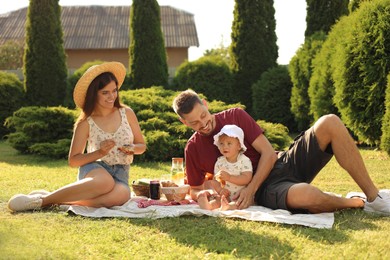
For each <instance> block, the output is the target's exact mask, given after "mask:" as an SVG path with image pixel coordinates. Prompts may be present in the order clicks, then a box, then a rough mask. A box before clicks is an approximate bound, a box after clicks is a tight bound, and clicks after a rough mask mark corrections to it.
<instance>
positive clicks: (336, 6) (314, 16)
mask: <svg viewBox="0 0 390 260" xmlns="http://www.w3.org/2000/svg"><path fill="white" fill-rule="evenodd" d="M306 3H307V15H306V31H305V36H306V37H308V36H311V35H313V34H314V33H315V32H319V31H322V32H324V33H325V34H328V32H329V31H330V29H331V27H332V26H333V25H334V24H335V23H336V22H337V21H338V20H339V18H340V17H341V16H343V15H347V14H348V3H349V0H306Z"/></svg>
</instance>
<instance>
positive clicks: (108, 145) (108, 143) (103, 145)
mask: <svg viewBox="0 0 390 260" xmlns="http://www.w3.org/2000/svg"><path fill="white" fill-rule="evenodd" d="M114 146H115V141H114V140H112V139H107V140H104V141H102V142H100V149H99V153H100V154H101V155H102V156H106V155H107V154H108V153H109V152H110V151H111V149H112V148H114Z"/></svg>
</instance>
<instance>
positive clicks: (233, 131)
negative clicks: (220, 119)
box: [214, 125, 246, 152]
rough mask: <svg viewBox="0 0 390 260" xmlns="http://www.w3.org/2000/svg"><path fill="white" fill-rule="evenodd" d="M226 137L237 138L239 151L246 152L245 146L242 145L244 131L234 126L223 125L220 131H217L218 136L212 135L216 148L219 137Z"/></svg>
mask: <svg viewBox="0 0 390 260" xmlns="http://www.w3.org/2000/svg"><path fill="white" fill-rule="evenodd" d="M223 134H225V135H227V136H230V137H236V138H238V141H240V144H241V149H242V151H243V152H245V151H246V146H245V145H244V131H242V129H241V128H240V127H238V126H236V125H225V126H224V127H222V129H221V131H219V133H218V134H216V135H214V144H215V145H216V146H218V140H219V137H220V136H221V135H223Z"/></svg>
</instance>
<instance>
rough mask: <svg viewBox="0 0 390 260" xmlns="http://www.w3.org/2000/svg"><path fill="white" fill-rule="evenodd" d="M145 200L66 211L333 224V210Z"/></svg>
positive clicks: (320, 225)
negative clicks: (293, 210) (306, 211)
mask: <svg viewBox="0 0 390 260" xmlns="http://www.w3.org/2000/svg"><path fill="white" fill-rule="evenodd" d="M148 201H150V200H148V199H145V198H144V197H133V198H131V199H130V200H129V201H128V202H127V203H125V204H124V205H122V206H116V207H112V208H91V207H84V206H70V207H69V209H68V212H70V213H74V214H76V215H81V216H85V217H92V218H104V217H125V218H151V219H159V218H168V217H180V216H184V215H193V216H210V217H228V218H240V219H245V220H251V221H259V222H260V221H267V222H276V223H283V224H291V225H302V226H307V227H312V228H328V229H330V228H332V226H333V223H334V213H321V214H291V212H289V211H287V210H281V209H278V210H272V209H269V208H265V207H262V206H251V207H249V208H247V209H243V210H227V211H219V210H205V209H201V208H200V207H199V206H198V205H197V204H196V203H192V202H189V203H185V204H180V203H177V205H171V204H167V205H153V204H154V203H150V202H148ZM142 203H143V207H142ZM160 204H161V203H160Z"/></svg>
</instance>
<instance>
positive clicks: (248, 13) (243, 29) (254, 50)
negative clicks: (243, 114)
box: [231, 0, 278, 111]
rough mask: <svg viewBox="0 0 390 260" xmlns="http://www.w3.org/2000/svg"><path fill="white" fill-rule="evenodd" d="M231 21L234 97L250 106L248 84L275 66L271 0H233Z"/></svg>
mask: <svg viewBox="0 0 390 260" xmlns="http://www.w3.org/2000/svg"><path fill="white" fill-rule="evenodd" d="M235 2H236V3H235V7H234V20H233V25H232V34H231V38H232V43H231V62H232V63H231V68H232V70H233V74H234V87H233V89H234V91H235V93H236V96H237V100H236V101H239V102H241V103H243V104H244V105H246V107H247V108H248V110H249V111H251V109H252V96H251V94H252V85H253V83H255V82H256V81H257V80H258V79H259V78H260V76H261V74H262V73H263V72H265V71H267V70H268V69H269V68H272V67H275V66H276V64H277V63H276V60H277V58H278V46H277V45H276V33H275V27H276V22H275V9H274V6H273V3H274V1H273V0H236V1H235Z"/></svg>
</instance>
